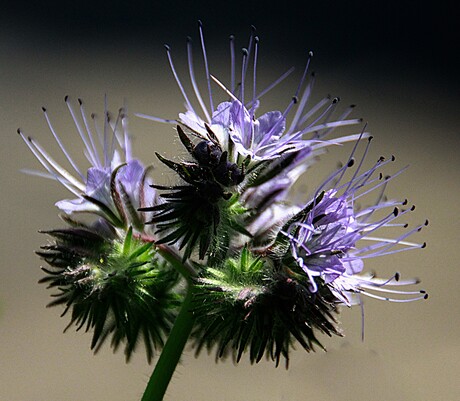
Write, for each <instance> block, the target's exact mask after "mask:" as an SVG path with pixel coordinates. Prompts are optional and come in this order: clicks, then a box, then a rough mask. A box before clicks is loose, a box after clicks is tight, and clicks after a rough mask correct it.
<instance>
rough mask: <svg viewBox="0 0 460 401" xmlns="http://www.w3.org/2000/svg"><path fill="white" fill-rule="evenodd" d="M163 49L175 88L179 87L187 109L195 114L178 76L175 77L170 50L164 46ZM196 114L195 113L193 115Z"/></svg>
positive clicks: (167, 46)
mask: <svg viewBox="0 0 460 401" xmlns="http://www.w3.org/2000/svg"><path fill="white" fill-rule="evenodd" d="M164 47H165V49H166V55H167V56H168V62H169V66H170V68H171V71H172V73H173V76H174V79H175V80H176V83H177V86H178V87H179V90H180V91H181V93H182V96H183V98H184V100H185V103H187V108H188V109H189V110H190V111H193V112H194V113H195V110H194V109H193V106H192V104H191V103H190V100H189V99H188V97H187V93H186V92H185V89H184V87H183V86H182V83H181V81H180V79H179V76H178V75H177V72H176V69H175V68H174V63H173V61H172V57H171V48H170V47H169V45H167V44H165V45H164ZM195 114H196V113H195Z"/></svg>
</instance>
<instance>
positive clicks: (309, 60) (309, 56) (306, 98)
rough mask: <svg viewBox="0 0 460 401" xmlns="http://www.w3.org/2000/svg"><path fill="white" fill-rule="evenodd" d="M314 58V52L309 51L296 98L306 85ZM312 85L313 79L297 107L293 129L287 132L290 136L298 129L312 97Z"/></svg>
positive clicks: (292, 124)
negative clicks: (298, 124)
mask: <svg viewBox="0 0 460 401" xmlns="http://www.w3.org/2000/svg"><path fill="white" fill-rule="evenodd" d="M312 57H313V52H312V51H309V52H308V58H307V63H306V65H305V68H304V71H303V74H302V77H301V78H300V82H299V85H298V86H297V90H296V91H295V94H294V97H298V96H299V93H300V89H301V88H302V86H303V83H304V81H305V78H306V76H307V73H308V68H309V66H310V62H311V59H312ZM312 85H313V79H312V80H311V81H310V84H309V85H307V87H306V88H305V91H304V93H303V94H302V97H301V99H300V103H299V106H298V107H297V111H296V113H295V115H294V118H293V119H292V123H291V127H290V129H289V130H288V131H287V134H290V133H291V132H292V131H294V130H295V129H296V127H297V122H298V121H299V119H300V116H301V115H302V112H303V110H304V107H305V104H306V102H307V100H308V98H309V97H310V92H311V87H312Z"/></svg>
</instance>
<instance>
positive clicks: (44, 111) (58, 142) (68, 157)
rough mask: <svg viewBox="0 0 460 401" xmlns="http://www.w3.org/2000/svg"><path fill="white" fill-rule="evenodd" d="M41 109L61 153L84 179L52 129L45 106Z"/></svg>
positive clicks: (83, 177) (82, 177)
mask: <svg viewBox="0 0 460 401" xmlns="http://www.w3.org/2000/svg"><path fill="white" fill-rule="evenodd" d="M42 110H43V114H44V115H45V119H46V122H47V124H48V127H49V129H50V131H51V133H52V134H53V136H54V139H55V140H56V142H57V144H58V145H59V148H60V149H61V150H62V153H64V155H65V157H66V158H67V160H68V161H69V163H70V165H71V166H72V167H73V169H74V170H75V172H76V173H77V174H78V175H79V176H80V177H81V179H82V180H84V179H85V176H84V175H83V173H82V172H81V171H80V169H79V168H78V166H77V165H76V163H75V162H74V161H73V159H72V158H71V157H70V155H69V153H68V152H67V150H66V149H65V147H64V145H63V143H62V142H61V140H60V139H59V136H58V135H57V134H56V131H55V130H54V128H53V125H52V124H51V121H50V119H49V116H48V112H47V111H46V108H45V107H42Z"/></svg>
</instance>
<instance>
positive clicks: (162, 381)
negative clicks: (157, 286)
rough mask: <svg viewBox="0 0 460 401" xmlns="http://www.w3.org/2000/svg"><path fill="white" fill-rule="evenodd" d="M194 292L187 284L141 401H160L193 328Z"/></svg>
mask: <svg viewBox="0 0 460 401" xmlns="http://www.w3.org/2000/svg"><path fill="white" fill-rule="evenodd" d="M193 292H194V286H193V284H191V283H189V284H188V288H187V295H186V296H185V299H184V302H183V303H182V307H181V310H180V312H179V314H178V315H177V318H176V321H175V322H174V326H173V328H172V330H171V333H170V334H169V337H168V340H167V341H166V344H165V346H164V348H163V351H162V352H161V355H160V358H159V359H158V362H157V363H156V366H155V369H154V370H153V373H152V376H150V380H149V382H148V384H147V388H146V389H145V392H144V395H143V396H142V400H141V401H162V400H163V397H164V394H165V392H166V389H167V388H168V384H169V381H170V380H171V377H172V375H173V373H174V371H175V370H176V366H177V364H178V363H179V360H180V357H181V355H182V351H183V350H184V347H185V344H186V343H187V340H188V338H189V336H190V333H191V331H192V328H193V323H194V317H193V315H192V313H191V312H190V304H191V302H192V297H193Z"/></svg>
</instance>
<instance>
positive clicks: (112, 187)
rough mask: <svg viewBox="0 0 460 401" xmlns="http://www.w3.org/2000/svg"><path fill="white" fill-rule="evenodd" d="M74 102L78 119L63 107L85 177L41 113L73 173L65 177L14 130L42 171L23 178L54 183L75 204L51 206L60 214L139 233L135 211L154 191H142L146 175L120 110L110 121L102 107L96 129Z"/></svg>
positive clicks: (39, 149)
mask: <svg viewBox="0 0 460 401" xmlns="http://www.w3.org/2000/svg"><path fill="white" fill-rule="evenodd" d="M78 102H79V106H80V107H79V108H80V110H79V111H80V112H79V115H78V114H77V113H76V112H75V110H74V108H73V106H72V104H71V103H70V101H69V99H68V97H67V96H66V97H65V103H66V104H67V107H68V109H69V112H70V114H71V117H72V120H73V123H74V125H75V128H76V130H77V132H78V134H79V136H80V138H81V140H82V142H83V145H84V148H83V152H84V154H85V156H86V158H87V160H88V162H89V164H90V167H89V168H88V169H87V171H86V174H85V172H84V170H82V169H80V168H79V167H78V166H77V164H76V163H75V161H74V160H73V158H72V157H71V155H70V153H69V152H68V151H67V149H66V148H65V147H64V145H63V143H62V141H61V139H60V137H59V136H58V134H57V133H56V131H55V129H54V127H53V125H52V124H51V121H50V119H49V116H48V113H47V110H46V109H45V108H42V109H43V113H44V115H45V119H46V122H47V124H48V127H49V129H50V131H51V133H52V134H53V136H54V139H55V140H56V142H57V144H58V146H59V148H60V149H61V151H62V153H63V154H64V156H65V158H66V159H67V162H68V164H69V165H70V167H71V168H72V169H73V170H74V172H69V170H68V168H66V167H63V166H62V165H61V164H59V163H58V162H57V161H56V160H55V159H54V158H53V157H52V156H51V155H50V154H48V152H47V151H46V150H45V149H44V148H43V147H42V146H41V145H40V144H39V143H38V142H37V141H35V140H34V139H33V138H31V137H26V136H25V135H24V133H23V132H22V131H21V130H18V133H19V135H20V136H21V137H22V139H23V140H24V142H25V143H26V144H27V146H28V147H29V149H30V150H31V151H32V153H33V154H34V155H35V157H36V158H37V160H38V161H39V162H40V163H41V165H42V166H43V167H44V168H45V170H46V172H41V171H34V170H33V171H30V170H26V172H28V173H30V174H34V175H38V176H41V177H45V178H51V179H54V180H56V181H58V182H59V183H61V184H62V185H63V186H64V187H66V188H67V189H68V190H69V191H70V192H72V193H73V194H74V195H75V196H76V198H75V199H65V200H61V201H58V202H56V206H57V207H58V208H59V209H60V210H62V211H63V212H64V213H65V214H68V215H71V214H73V213H82V212H85V213H95V214H97V215H100V216H102V217H104V218H105V219H107V220H108V221H110V222H111V223H112V224H113V225H115V226H125V225H126V224H127V223H129V224H131V225H134V226H135V227H137V228H139V227H140V226H142V224H143V223H142V221H141V220H142V219H141V217H140V216H139V215H138V213H137V209H138V208H139V207H141V206H142V205H143V204H144V198H146V197H147V199H148V200H149V201H150V200H151V199H152V198H153V197H154V190H153V189H152V188H150V187H149V185H146V184H147V181H148V177H147V169H146V168H145V167H144V166H143V165H142V163H141V162H140V161H139V160H137V159H133V158H132V155H131V138H130V135H129V132H128V127H127V116H126V114H125V111H124V109H120V111H119V113H118V115H117V117H116V119H115V121H113V120H112V119H111V118H110V115H109V112H108V111H107V106H106V107H105V111H104V121H103V127H102V128H101V127H100V126H99V124H98V121H97V116H96V115H95V114H91V120H92V121H91V125H90V120H89V119H88V117H87V115H86V112H85V110H84V105H83V102H82V101H81V100H80V99H78ZM94 132H95V133H94Z"/></svg>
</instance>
